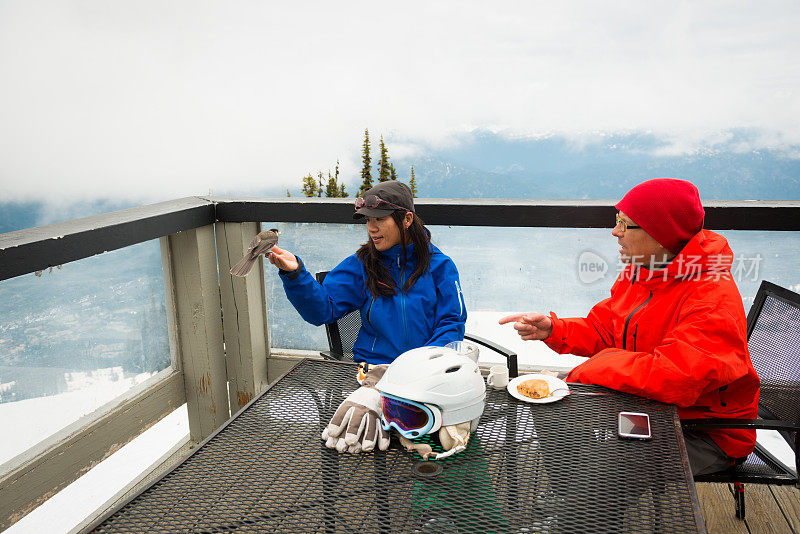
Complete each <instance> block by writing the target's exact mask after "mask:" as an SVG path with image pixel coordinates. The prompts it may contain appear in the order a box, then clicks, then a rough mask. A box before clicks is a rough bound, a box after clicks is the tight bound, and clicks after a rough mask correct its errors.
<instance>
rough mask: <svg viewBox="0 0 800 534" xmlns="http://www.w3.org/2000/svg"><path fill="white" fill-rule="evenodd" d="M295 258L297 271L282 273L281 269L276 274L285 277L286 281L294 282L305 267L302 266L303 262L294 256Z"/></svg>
mask: <svg viewBox="0 0 800 534" xmlns="http://www.w3.org/2000/svg"><path fill="white" fill-rule="evenodd" d="M295 258H297V269H295V270H294V271H284V270H283V269H278V274H279V275H280V276H285V277H286V278H287V279H288V280H294V279H295V278H297V277H298V276H300V273H302V272H303V269H305V268H306V266H305V265H304V264H303V260H301V259H300V256H295Z"/></svg>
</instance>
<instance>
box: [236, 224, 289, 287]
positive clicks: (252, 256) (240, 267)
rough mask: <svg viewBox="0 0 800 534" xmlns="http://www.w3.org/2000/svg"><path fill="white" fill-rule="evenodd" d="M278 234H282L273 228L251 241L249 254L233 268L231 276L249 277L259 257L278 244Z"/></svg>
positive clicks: (245, 254) (248, 249)
mask: <svg viewBox="0 0 800 534" xmlns="http://www.w3.org/2000/svg"><path fill="white" fill-rule="evenodd" d="M278 234H280V232H278V230H277V229H275V228H272V229H270V230H265V231H263V232H260V233H259V234H258V235H257V236H255V237H254V238H253V240H252V241H250V246H249V247H248V248H247V252H245V253H244V257H243V258H242V259H241V261H240V262H239V263H237V264H236V265H234V266H233V267H231V271H230V272H231V274H232V275H233V276H247V275H248V274H250V271H251V270H252V269H253V265H254V264H255V263H256V260H257V259H258V257H259V256H260V255H262V254H264V253H266V252H269V251H270V249H271V248H272V247H274V246H275V245H276V244H277V243H278Z"/></svg>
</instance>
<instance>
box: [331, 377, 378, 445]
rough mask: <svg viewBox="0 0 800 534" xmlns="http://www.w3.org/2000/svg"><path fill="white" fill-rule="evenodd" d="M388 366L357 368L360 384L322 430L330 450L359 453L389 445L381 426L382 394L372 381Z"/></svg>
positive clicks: (375, 380)
mask: <svg viewBox="0 0 800 534" xmlns="http://www.w3.org/2000/svg"><path fill="white" fill-rule="evenodd" d="M388 368H389V366H388V365H376V366H374V367H372V368H371V369H370V370H369V371H368V372H367V373H363V374H362V372H361V371H359V382H360V383H361V387H360V388H358V389H357V390H355V391H354V392H352V393H351V394H350V395H348V397H347V398H346V399H345V400H344V402H343V403H342V404H341V405H339V408H338V409H337V410H336V413H335V414H333V417H332V418H331V421H330V423H328V426H326V427H325V429H324V430H323V431H322V439H323V440H324V441H325V446H326V447H328V448H329V449H336V450H337V451H339V452H345V451H347V452H351V453H354V454H355V453H359V452H361V451H365V452H369V451H372V450H374V449H375V447H376V446H377V447H378V449H380V450H382V451H385V450H386V449H388V448H389V433H388V432H387V431H386V430H384V429H383V427H382V426H381V419H380V416H379V415H378V414H379V413H380V411H381V394H380V392H379V391H378V390H377V389H375V384H377V383H378V381H379V380H380V379H381V377H383V374H384V373H385V372H386V369H388Z"/></svg>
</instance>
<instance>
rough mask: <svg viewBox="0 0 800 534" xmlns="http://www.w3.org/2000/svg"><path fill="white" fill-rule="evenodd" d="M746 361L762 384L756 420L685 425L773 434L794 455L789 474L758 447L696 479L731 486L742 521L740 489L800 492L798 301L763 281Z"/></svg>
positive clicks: (694, 421)
mask: <svg viewBox="0 0 800 534" xmlns="http://www.w3.org/2000/svg"><path fill="white" fill-rule="evenodd" d="M747 340H748V347H749V349H750V359H751V361H752V362H753V367H755V369H756V372H757V373H758V376H759V377H760V378H761V391H760V396H759V402H758V416H759V419H736V420H731V419H687V420H684V421H682V424H683V428H684V430H689V429H692V430H694V429H698V430H703V429H712V428H750V429H768V430H777V431H778V432H780V434H781V436H782V437H783V438H784V439H785V440H786V442H787V443H788V444H789V446H790V447H792V449H793V450H794V455H795V457H794V460H795V469H796V470H797V471H795V472H792V471H791V469H787V468H786V467H784V466H783V464H781V463H780V462H779V461H778V460H777V458H775V457H774V456H773V455H772V454H770V452H769V451H767V450H766V449H764V448H763V447H762V446H761V445H760V444H756V448H755V450H754V451H753V453H752V454H750V456H748V457H747V459H745V460H744V462H743V463H741V464H739V465H736V466H733V467H731V468H730V469H727V470H725V471H720V472H717V473H711V474H708V475H699V476H696V477H695V478H694V479H695V481H697V482H728V483H733V489H731V492H732V493H733V498H734V500H735V502H736V517H737V518H739V519H744V518H745V505H744V485H743V483H745V482H752V483H756V484H780V485H789V484H794V485H796V486H797V487H798V488H800V484H799V483H798V477H797V472H798V471H800V295H798V294H797V293H794V292H792V291H789V290H788V289H785V288H782V287H780V286H778V285H775V284H773V283H771V282H767V281H762V282H761V286H760V287H759V288H758V293H757V294H756V298H755V301H754V302H753V305H752V306H751V308H750V311H749V313H748V314H747Z"/></svg>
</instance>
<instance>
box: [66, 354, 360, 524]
mask: <svg viewBox="0 0 800 534" xmlns="http://www.w3.org/2000/svg"><path fill="white" fill-rule="evenodd" d="M309 361H311V362H315V361H322V360H317V359H316V358H303V359H302V360H300V361H298V362H297V363H296V364H294V365H293V366H291V367H290V368H289V369H287V370H286V371H285V372H284V373H283V374H282V375H281V376H279V377H278V378H277V379H275V381H273V382H272V383H271V384H269V385H268V386H267V387H265V388H264V390H263V391H262V392H261V393H259V394H258V395H256V396H255V397H254V398H253V399H252V400H251V401H250V402H248V403H247V404H245V405H244V406H242V407H241V408H240V409H239V410H238V411H237V412H236V413H235V414H233V415H232V416H231V417H230V418H229V419H228V420H227V421H225V422H224V423H223V424H222V425H221V426H220V427H219V428H217V429H216V430H214V432H212V433H211V434H210V435H209V436H208V437H207V438H205V439H204V440H203V441H201V442H200V443H199V444H198V445H197V446H196V447H194V448H193V449H192V451H191V452H190V453H189V454H187V455H186V457H185V458H184V459H182V460H181V461H180V462H178V463H176V464H175V465H174V466H172V467H170V468H169V469H168V470H167V471H165V472H164V474H162V475H161V476H160V477H158V478H157V479H155V480H153V481H152V482H151V483H149V484H148V485H147V486H145V487H143V488H142V489H141V490H140V491H138V492H136V494H134V495H132V496H131V497H129V498H127V499H125V501H124V502H122V503H121V504H119V505H118V506H115V507H114V508H112V509H111V510H109V511H107V512H106V513H104V514H103V515H102V516H100V517H99V518H98V519H97V520H95V521H94V522H93V523H92V524H91V525H89V526H88V527H86V528H85V529H84V530H81V534H85V533H88V532H92V531H94V530H95V529H96V528H97V527H99V526H100V525H102V524H103V523H105V522H106V521H107V520H108V519H109V518H110V517H111V516H113V515H114V514H116V513H117V512H119V511H120V510H122V509H123V508H125V507H126V506H127V505H129V504H130V503H131V502H133V501H134V500H135V499H136V498H138V497H139V496H140V495H141V494H142V493H144V492H146V491H147V490H149V489H150V488H152V487H153V486H155V485H156V484H158V483H159V482H161V481H162V480H163V479H164V478H165V477H166V476H168V475H170V474H171V473H172V472H173V471H175V470H176V469H177V468H179V467H180V466H182V465H183V464H184V463H186V461H187V460H189V458H191V457H192V456H194V455H195V453H197V451H199V450H200V449H202V448H203V446H204V445H205V444H206V443H208V442H209V441H211V440H212V439H213V438H214V437H216V436H217V434H219V433H220V432H222V431H223V430H225V428H227V426H228V425H229V424H231V423H232V422H233V421H234V420H235V419H236V418H237V417H239V415H241V414H242V413H243V412H244V411H245V410H247V409H248V408H249V407H250V405H252V404H253V403H254V402H256V401H257V400H259V399H260V398H261V397H262V396H264V395H265V394H266V393H267V392H269V391H270V390H271V389H272V388H273V387H274V386H276V385H278V383H280V382H281V381H283V380H284V379H285V378H286V376H287V375H288V374H289V373H291V372H292V371H294V370H295V369H297V368H298V367H300V366H301V365H303V364H305V363H306V362H309ZM325 362H326V363H333V364H339V365H353V364H352V362H336V361H329V360H325Z"/></svg>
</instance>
